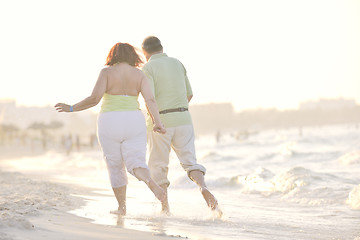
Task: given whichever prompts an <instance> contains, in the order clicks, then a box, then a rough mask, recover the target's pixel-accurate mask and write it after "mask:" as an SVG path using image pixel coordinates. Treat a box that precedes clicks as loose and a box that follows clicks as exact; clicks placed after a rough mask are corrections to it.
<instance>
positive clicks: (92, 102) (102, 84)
mask: <svg viewBox="0 0 360 240" xmlns="http://www.w3.org/2000/svg"><path fill="white" fill-rule="evenodd" d="M106 86H107V68H104V69H102V70H101V72H100V74H99V77H98V80H97V82H96V84H95V87H94V89H93V91H92V93H91V95H90V96H89V97H87V98H85V99H84V100H82V101H80V102H78V103H76V104H74V105H73V106H72V107H73V111H74V112H76V111H82V110H85V109H88V108H91V107H94V106H96V105H97V104H98V103H99V102H100V100H101V98H102V97H103V95H104V93H105V91H106ZM55 108H56V110H57V111H59V112H70V105H68V104H65V103H57V104H56V105H55Z"/></svg>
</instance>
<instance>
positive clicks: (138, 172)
mask: <svg viewBox="0 0 360 240" xmlns="http://www.w3.org/2000/svg"><path fill="white" fill-rule="evenodd" d="M133 172H134V175H135V177H136V178H137V179H139V180H140V181H143V182H145V183H146V185H147V186H148V188H149V189H150V190H151V191H152V192H153V193H154V195H155V197H156V198H157V199H159V200H160V202H163V201H165V200H166V192H165V191H164V189H163V188H161V187H160V186H159V185H157V184H156V183H155V182H154V180H152V178H151V177H150V172H149V170H148V169H146V168H141V167H139V168H135V169H133Z"/></svg>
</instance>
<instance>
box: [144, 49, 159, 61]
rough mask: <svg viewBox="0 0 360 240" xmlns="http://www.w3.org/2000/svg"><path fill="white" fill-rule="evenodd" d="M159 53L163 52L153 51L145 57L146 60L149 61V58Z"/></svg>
mask: <svg viewBox="0 0 360 240" xmlns="http://www.w3.org/2000/svg"><path fill="white" fill-rule="evenodd" d="M159 53H163V51H157V52H154V53H152V54H150V55H148V56H147V58H146V60H147V61H149V59H150V58H151V57H152V56H153V55H155V54H159Z"/></svg>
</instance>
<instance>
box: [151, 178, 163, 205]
mask: <svg viewBox="0 0 360 240" xmlns="http://www.w3.org/2000/svg"><path fill="white" fill-rule="evenodd" d="M147 185H148V187H149V188H150V190H151V191H152V192H153V193H154V195H155V197H156V198H157V199H159V200H160V202H161V203H163V202H165V201H166V199H167V198H166V192H165V191H164V189H163V188H162V187H160V186H159V185H157V184H156V183H155V182H154V180H150V181H148V182H147Z"/></svg>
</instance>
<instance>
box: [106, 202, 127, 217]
mask: <svg viewBox="0 0 360 240" xmlns="http://www.w3.org/2000/svg"><path fill="white" fill-rule="evenodd" d="M110 213H112V214H117V215H121V216H125V215H126V205H123V206H119V207H118V210H116V211H111V212H110Z"/></svg>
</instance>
